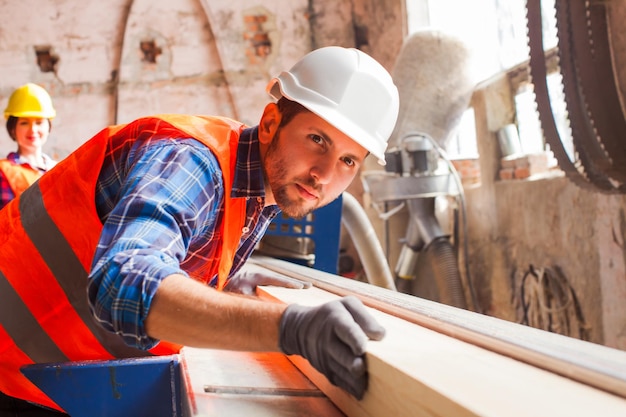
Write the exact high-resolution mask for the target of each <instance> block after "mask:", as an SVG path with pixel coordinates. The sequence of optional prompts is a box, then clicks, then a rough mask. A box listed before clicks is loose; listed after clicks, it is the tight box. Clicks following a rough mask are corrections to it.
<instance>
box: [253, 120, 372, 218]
mask: <svg viewBox="0 0 626 417" xmlns="http://www.w3.org/2000/svg"><path fill="white" fill-rule="evenodd" d="M366 156H367V151H366V150H365V148H363V147H362V146H361V145H359V144H357V143H356V142H354V141H353V140H352V139H350V138H349V137H348V136H346V135H345V134H344V133H342V132H341V131H339V130H338V129H337V128H335V127H334V126H332V125H331V124H329V123H328V122H326V121H325V120H324V119H322V118H320V117H318V116H317V115H315V114H314V113H309V112H304V113H299V114H297V115H296V116H295V117H294V118H293V119H292V120H291V121H290V122H289V123H288V124H287V125H285V126H282V127H281V128H279V129H278V130H277V131H276V134H275V135H274V137H273V138H272V141H271V142H270V143H269V145H268V148H267V152H266V153H265V156H264V163H263V166H264V172H265V183H266V190H267V191H269V192H271V193H272V194H273V197H274V200H275V202H276V204H278V206H279V207H280V208H281V209H282V211H283V212H284V213H285V214H287V215H288V216H290V217H294V218H301V217H304V216H306V215H307V214H308V213H310V212H312V211H313V210H315V209H317V208H319V207H322V206H325V205H326V204H328V203H330V202H332V201H333V200H334V199H335V198H337V197H338V196H339V195H340V194H341V193H342V192H343V191H344V190H345V189H346V188H347V187H348V186H349V185H350V183H351V182H352V180H353V179H354V177H355V176H356V174H357V173H358V171H359V167H360V166H361V164H362V163H363V160H364V159H365V157H366ZM268 195H269V194H268Z"/></svg>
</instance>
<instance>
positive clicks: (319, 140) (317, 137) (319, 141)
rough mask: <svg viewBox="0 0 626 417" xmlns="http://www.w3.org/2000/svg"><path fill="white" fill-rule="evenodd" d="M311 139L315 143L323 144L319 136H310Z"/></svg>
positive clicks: (322, 139)
mask: <svg viewBox="0 0 626 417" xmlns="http://www.w3.org/2000/svg"><path fill="white" fill-rule="evenodd" d="M311 139H312V140H313V142H315V143H324V138H323V137H321V136H320V135H311Z"/></svg>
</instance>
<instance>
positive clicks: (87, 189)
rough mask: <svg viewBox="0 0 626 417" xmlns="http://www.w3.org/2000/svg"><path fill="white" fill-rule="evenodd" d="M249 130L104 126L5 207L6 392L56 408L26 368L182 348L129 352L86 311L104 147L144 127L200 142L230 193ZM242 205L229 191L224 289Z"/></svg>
mask: <svg viewBox="0 0 626 417" xmlns="http://www.w3.org/2000/svg"><path fill="white" fill-rule="evenodd" d="M244 128H245V126H244V125H242V124H241V123H238V122H235V121H232V120H230V119H226V118H215V117H204V116H184V115H162V116H155V117H148V118H143V119H139V120H136V121H135V122H132V123H129V124H128V125H119V126H112V127H109V128H106V129H104V130H102V131H101V132H100V133H98V134H97V135H96V136H94V137H93V138H92V139H91V140H89V141H88V142H86V143H85V144H84V145H82V146H81V147H80V148H79V149H78V150H76V151H75V152H74V153H72V154H71V155H69V156H68V157H67V158H65V159H64V160H62V161H61V162H60V163H58V164H57V165H56V166H55V167H54V168H53V169H52V170H50V171H48V173H46V175H44V176H42V177H41V178H40V180H39V181H38V182H36V183H35V184H33V185H32V186H31V187H30V188H28V189H27V190H26V191H25V192H24V193H22V195H21V196H20V197H19V198H17V199H14V200H13V201H11V202H10V203H9V204H8V205H7V206H6V207H5V208H4V209H3V210H1V211H0V391H2V392H4V393H5V394H7V395H10V396H13V397H17V398H22V399H25V400H28V401H32V402H35V403H38V404H42V405H46V406H48V407H52V408H56V409H59V410H60V408H59V407H58V405H57V404H55V403H54V402H53V401H52V400H51V399H50V398H48V397H47V396H46V395H45V394H44V393H43V392H42V391H41V390H39V389H38V388H37V387H36V386H35V385H33V384H32V383H31V382H30V381H29V380H28V379H27V378H26V377H24V376H23V375H22V374H21V372H20V367H21V366H23V365H29V364H33V363H51V362H66V361H80V360H106V359H113V358H124V357H138V356H145V355H153V354H156V355H169V354H172V353H176V352H178V350H179V349H180V347H181V346H179V345H173V344H168V343H167V342H161V343H159V345H157V346H156V347H155V348H154V349H152V350H151V351H149V352H145V351H142V350H139V349H135V348H131V347H129V346H127V345H126V344H125V343H124V342H123V340H122V339H121V338H120V337H118V336H117V335H115V334H114V333H111V332H108V331H106V330H104V329H103V328H102V327H100V326H99V325H98V324H97V323H96V321H95V319H94V318H93V316H92V314H91V313H90V310H89V305H88V300H87V295H86V294H87V282H88V279H87V278H88V273H89V271H90V269H91V264H92V260H93V256H94V253H95V249H96V246H97V243H98V239H99V237H100V232H101V231H102V223H101V222H100V219H99V217H98V215H97V212H96V207H95V185H96V182H97V179H98V175H99V173H100V170H101V167H102V163H103V160H104V156H105V152H106V148H107V144H108V143H109V140H110V137H112V135H115V134H119V135H125V137H131V138H132V137H137V136H136V135H137V134H139V133H145V132H146V131H151V132H154V133H155V134H156V135H159V136H161V137H168V138H171V137H179V138H187V137H192V138H195V139H197V140H199V141H200V142H202V143H204V144H205V145H206V146H208V147H209V148H210V149H211V150H212V151H213V152H214V153H215V155H216V157H217V158H218V161H219V164H220V167H221V169H222V173H223V179H224V186H225V189H226V190H230V189H231V188H232V182H233V176H234V172H235V161H236V149H237V144H238V143H239V136H240V133H241V131H242V130H243V129H244ZM132 135H135V136H132ZM245 200H246V199H245V198H231V197H230V193H229V192H228V191H227V192H225V202H224V204H225V210H224V218H223V222H222V224H221V228H222V239H223V242H221V243H222V244H221V256H219V257H218V258H216V261H214V262H213V265H211V266H210V268H208V270H209V273H210V274H211V277H212V276H214V275H215V274H218V277H219V280H218V281H219V284H218V289H222V288H223V286H224V283H225V281H226V280H227V277H228V274H229V272H230V269H231V267H232V263H233V259H234V255H235V252H236V250H237V247H238V246H239V240H240V238H241V233H242V228H243V226H244V223H245V218H246V210H245V207H246V201H245ZM211 277H208V278H207V279H210V278H211Z"/></svg>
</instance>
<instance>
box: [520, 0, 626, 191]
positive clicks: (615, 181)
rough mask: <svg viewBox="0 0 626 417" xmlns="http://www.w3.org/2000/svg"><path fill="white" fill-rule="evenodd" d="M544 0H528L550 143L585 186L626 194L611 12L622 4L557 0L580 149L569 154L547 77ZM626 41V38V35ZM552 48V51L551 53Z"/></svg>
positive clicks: (625, 129)
mask: <svg viewBox="0 0 626 417" xmlns="http://www.w3.org/2000/svg"><path fill="white" fill-rule="evenodd" d="M542 3H543V2H542V1H541V0H529V1H528V2H527V3H526V8H527V21H528V41H529V46H530V73H531V77H532V83H533V86H534V91H535V97H536V102H537V110H538V112H539V118H540V120H541V126H542V129H543V132H544V136H545V138H546V141H547V143H548V144H549V145H550V149H551V150H552V152H553V153H554V156H555V157H556V159H557V161H558V164H559V166H560V168H561V169H562V170H563V171H564V172H565V175H566V176H567V177H568V178H569V179H570V180H571V181H572V182H574V183H575V184H577V185H578V186H580V187H583V188H586V189H590V190H596V191H601V192H605V193H610V194H616V193H624V192H626V148H624V146H623V138H624V137H625V136H626V117H625V114H624V109H623V106H622V104H621V98H620V94H619V88H618V87H619V86H618V84H617V82H618V79H617V77H616V74H615V72H614V59H613V49H615V48H617V46H616V44H617V43H619V41H620V39H616V38H613V37H611V32H610V26H609V19H608V16H609V13H610V12H612V11H613V12H615V10H617V9H619V8H620V7H622V8H623V7H624V6H623V3H622V2H599V1H596V2H590V1H582V0H575V1H570V0H556V1H555V8H554V9H553V10H554V13H555V15H556V22H557V23H556V25H557V32H558V45H557V48H556V53H557V54H558V57H559V68H558V70H559V72H560V73H561V75H562V80H563V81H562V85H563V92H564V96H565V102H566V106H567V112H568V118H569V123H570V130H571V136H572V141H573V145H574V152H573V154H572V155H570V154H568V152H567V151H566V150H565V147H564V144H563V138H562V135H561V133H560V132H559V131H558V129H557V125H556V122H555V119H554V114H553V112H552V107H551V97H550V94H549V91H548V87H547V82H546V77H547V76H548V69H547V65H546V51H544V42H543V40H544V38H543V28H544V20H543V19H542V10H543V11H544V12H545V10H546V9H543V8H542ZM622 39H623V38H622ZM549 53H550V51H548V54H549Z"/></svg>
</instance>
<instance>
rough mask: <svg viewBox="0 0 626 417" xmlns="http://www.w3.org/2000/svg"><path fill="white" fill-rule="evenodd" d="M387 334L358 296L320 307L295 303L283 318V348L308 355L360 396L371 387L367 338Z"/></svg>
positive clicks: (336, 381) (330, 376)
mask: <svg viewBox="0 0 626 417" xmlns="http://www.w3.org/2000/svg"><path fill="white" fill-rule="evenodd" d="M384 336H385V329H384V328H383V327H382V326H381V325H380V324H378V322H377V321H376V320H375V319H374V318H373V317H372V316H371V315H370V314H369V313H368V312H367V310H366V309H365V306H364V305H363V304H362V303H361V301H360V300H359V299H358V298H356V297H354V296H347V297H344V298H342V299H339V300H335V301H331V302H329V303H326V304H322V305H320V306H317V307H305V306H301V305H297V304H291V305H289V306H288V307H287V309H286V310H285V312H284V313H283V316H282V318H281V321H280V348H281V350H282V351H283V352H284V353H286V354H288V355H293V354H296V355H301V356H302V357H304V358H306V359H307V360H308V361H309V362H310V363H311V364H312V365H313V366H314V367H315V368H316V369H317V370H318V371H320V372H322V373H323V374H324V375H325V376H326V377H327V378H328V380H329V381H330V382H331V383H333V384H335V385H337V386H339V387H341V388H343V389H345V390H346V391H348V392H349V393H350V394H352V395H354V396H355V397H356V398H357V399H359V400H360V399H361V398H363V394H364V393H365V390H366V389H367V365H366V363H365V348H366V345H367V340H368V338H369V339H372V340H381V339H382V338H383V337H384Z"/></svg>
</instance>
